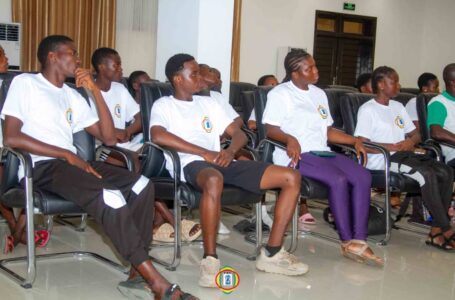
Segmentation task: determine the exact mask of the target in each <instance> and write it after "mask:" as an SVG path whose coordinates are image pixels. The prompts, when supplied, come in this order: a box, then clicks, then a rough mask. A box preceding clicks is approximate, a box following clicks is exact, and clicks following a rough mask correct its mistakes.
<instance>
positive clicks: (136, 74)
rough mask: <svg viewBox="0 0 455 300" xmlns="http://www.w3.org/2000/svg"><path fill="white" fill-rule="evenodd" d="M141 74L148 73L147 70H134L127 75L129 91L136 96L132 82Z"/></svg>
mask: <svg viewBox="0 0 455 300" xmlns="http://www.w3.org/2000/svg"><path fill="white" fill-rule="evenodd" d="M142 75H148V74H147V72H145V71H142V70H137V71H134V72H132V73H131V74H130V77H128V80H127V82H128V89H129V91H130V93H132V94H133V97H134V96H136V91H135V90H134V88H133V84H134V82H135V81H136V80H137V79H138V78H139V77H140V76H142Z"/></svg>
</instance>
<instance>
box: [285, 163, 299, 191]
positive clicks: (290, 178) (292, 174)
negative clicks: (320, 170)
mask: <svg viewBox="0 0 455 300" xmlns="http://www.w3.org/2000/svg"><path fill="white" fill-rule="evenodd" d="M284 179H285V183H286V185H287V186H289V187H292V188H296V189H300V184H301V182H302V176H301V175H300V172H299V171H297V170H294V169H290V168H286V172H285V174H284Z"/></svg>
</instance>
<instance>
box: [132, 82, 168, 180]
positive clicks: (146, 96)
mask: <svg viewBox="0 0 455 300" xmlns="http://www.w3.org/2000/svg"><path fill="white" fill-rule="evenodd" d="M173 93H174V89H173V88H172V86H171V84H170V83H163V82H144V83H142V84H141V104H140V106H141V119H142V132H143V134H144V142H150V140H151V137H150V130H149V126H150V112H151V110H152V106H153V103H155V101H156V100H158V99H160V98H161V97H164V96H170V95H172V94H173ZM143 154H144V156H145V157H144V159H143V160H142V174H143V175H144V176H146V177H158V176H168V175H169V173H168V172H167V170H166V166H165V163H166V160H165V158H164V155H163V153H162V152H161V151H159V150H157V149H156V148H153V147H151V146H148V145H144V149H143Z"/></svg>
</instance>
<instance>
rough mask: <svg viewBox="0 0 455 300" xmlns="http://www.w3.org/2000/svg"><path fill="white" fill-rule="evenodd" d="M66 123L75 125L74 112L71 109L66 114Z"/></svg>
mask: <svg viewBox="0 0 455 300" xmlns="http://www.w3.org/2000/svg"><path fill="white" fill-rule="evenodd" d="M65 117H66V121H67V122H68V124H70V125H71V124H73V110H72V109H71V108H68V110H67V111H66V113H65Z"/></svg>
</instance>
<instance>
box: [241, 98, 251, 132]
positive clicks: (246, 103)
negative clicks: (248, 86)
mask: <svg viewBox="0 0 455 300" xmlns="http://www.w3.org/2000/svg"><path fill="white" fill-rule="evenodd" d="M241 97H242V113H243V115H242V119H243V122H244V123H245V124H247V123H248V119H249V118H250V115H251V112H252V111H253V108H254V91H243V92H242V93H241Z"/></svg>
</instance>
